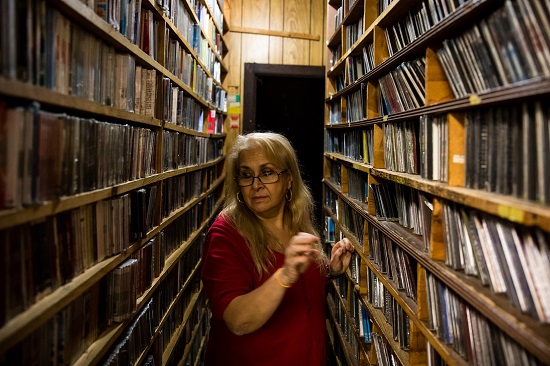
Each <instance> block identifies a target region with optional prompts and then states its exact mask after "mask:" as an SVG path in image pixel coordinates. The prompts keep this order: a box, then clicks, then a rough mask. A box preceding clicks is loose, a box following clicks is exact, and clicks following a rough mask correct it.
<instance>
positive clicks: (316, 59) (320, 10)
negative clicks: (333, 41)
mask: <svg viewBox="0 0 550 366" xmlns="http://www.w3.org/2000/svg"><path fill="white" fill-rule="evenodd" d="M310 8H311V17H310V18H311V27H310V33H311V34H314V35H323V34H325V23H326V22H325V9H326V6H325V4H324V3H323V2H321V1H318V0H311V5H310ZM325 56H326V47H325V42H324V39H323V37H322V36H321V37H320V40H319V41H309V65H311V66H322V65H324V64H325Z"/></svg>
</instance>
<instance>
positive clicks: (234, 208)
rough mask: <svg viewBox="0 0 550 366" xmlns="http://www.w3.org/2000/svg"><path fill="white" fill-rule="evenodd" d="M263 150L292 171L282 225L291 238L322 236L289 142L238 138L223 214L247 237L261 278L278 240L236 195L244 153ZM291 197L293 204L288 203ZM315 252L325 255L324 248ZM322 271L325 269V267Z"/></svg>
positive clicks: (258, 135) (264, 136)
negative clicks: (314, 222)
mask: <svg viewBox="0 0 550 366" xmlns="http://www.w3.org/2000/svg"><path fill="white" fill-rule="evenodd" d="M257 149H259V150H261V151H262V152H263V153H264V154H265V156H266V157H267V159H268V160H269V161H270V162H271V163H272V164H274V165H276V166H279V167H281V168H284V169H288V170H289V174H290V175H291V177H292V190H291V192H290V193H288V192H287V201H286V204H285V208H284V213H283V215H284V217H283V223H284V225H285V226H286V227H288V228H289V230H290V232H291V234H292V235H294V234H297V233H298V232H307V233H310V234H313V235H316V236H319V234H318V232H317V230H316V228H315V226H314V224H313V222H312V217H313V210H314V203H313V198H312V196H311V192H310V190H309V187H307V186H306V184H305V183H304V181H303V180H302V176H301V174H300V168H299V165H298V159H297V157H296V152H295V151H294V148H293V147H292V145H291V143H290V141H288V139H287V138H286V137H285V136H283V135H281V134H278V133H273V132H251V133H248V134H246V135H239V136H237V138H236V140H235V142H234V144H233V146H232V147H231V150H230V152H229V153H228V154H227V163H226V167H227V169H226V179H225V192H226V194H225V202H224V208H223V210H222V212H221V215H223V216H224V217H225V218H226V219H227V220H228V221H229V222H230V223H231V224H232V225H233V226H234V227H235V228H236V229H237V230H238V231H239V233H240V234H241V235H242V236H243V237H244V239H245V241H246V243H247V245H248V247H249V248H250V252H251V253H252V260H253V261H254V265H255V267H256V270H257V271H258V273H259V275H260V276H262V274H263V273H264V272H268V271H269V267H273V265H274V260H275V256H274V254H273V252H272V251H271V249H269V247H268V245H267V244H268V243H271V244H276V241H275V238H274V237H273V236H272V235H271V234H270V233H269V231H268V230H267V228H266V227H265V225H263V223H262V222H261V220H260V219H259V218H258V217H257V216H256V215H255V214H254V213H253V212H252V211H251V210H250V209H249V208H248V206H247V205H246V204H244V203H241V202H239V200H238V198H237V194H238V193H239V192H240V187H239V186H238V185H237V183H236V182H235V177H236V176H237V175H238V174H239V158H240V154H241V152H243V151H247V150H257ZM288 197H290V200H288ZM316 249H318V250H319V251H320V252H321V253H323V250H322V249H323V248H322V247H321V244H320V243H318V244H316ZM327 262H328V260H327V259H326V256H325V255H324V254H323V255H322V256H321V258H320V260H319V264H323V265H324V264H326V263H327ZM322 268H324V267H323V266H322Z"/></svg>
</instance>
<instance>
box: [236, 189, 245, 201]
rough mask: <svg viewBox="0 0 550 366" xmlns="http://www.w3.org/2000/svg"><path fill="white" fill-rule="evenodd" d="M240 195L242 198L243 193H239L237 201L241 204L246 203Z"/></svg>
mask: <svg viewBox="0 0 550 366" xmlns="http://www.w3.org/2000/svg"><path fill="white" fill-rule="evenodd" d="M239 194H240V195H241V196H242V193H241V191H239V192H237V201H239V202H240V203H244V199H243V198H241V197H239Z"/></svg>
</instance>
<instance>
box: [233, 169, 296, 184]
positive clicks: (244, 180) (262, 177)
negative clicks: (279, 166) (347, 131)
mask: <svg viewBox="0 0 550 366" xmlns="http://www.w3.org/2000/svg"><path fill="white" fill-rule="evenodd" d="M286 172H288V169H285V170H281V171H280V172H279V173H277V172H275V171H273V170H268V171H265V172H263V173H260V174H258V175H257V176H253V175H250V174H243V175H238V176H236V177H235V181H236V182H237V184H238V185H239V187H248V186H251V185H252V184H254V179H256V178H258V180H259V181H260V182H261V183H262V184H271V183H277V182H278V181H279V177H280V176H281V174H285V173H286Z"/></svg>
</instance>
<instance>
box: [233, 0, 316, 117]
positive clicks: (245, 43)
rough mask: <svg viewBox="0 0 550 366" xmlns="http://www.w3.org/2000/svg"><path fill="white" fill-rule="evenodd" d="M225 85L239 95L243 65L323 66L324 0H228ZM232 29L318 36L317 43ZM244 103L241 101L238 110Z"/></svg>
mask: <svg viewBox="0 0 550 366" xmlns="http://www.w3.org/2000/svg"><path fill="white" fill-rule="evenodd" d="M230 2H231V18H230V22H231V23H230V24H229V27H230V31H229V32H228V34H226V40H227V42H228V46H229V49H230V50H231V51H230V52H229V53H228V55H227V56H226V62H227V64H228V67H229V74H228V77H227V78H226V80H227V83H226V84H227V86H238V87H239V91H240V94H241V97H242V95H243V85H244V83H243V78H244V72H243V67H244V64H245V63H247V62H255V63H265V64H274V65H275V64H282V65H307V66H324V65H325V62H326V61H325V60H326V54H325V51H326V50H325V47H324V45H325V39H326V35H325V33H326V32H325V21H326V20H325V19H326V16H325V8H326V0H231V1H230ZM233 27H234V28H235V29H239V28H240V29H246V28H251V29H257V30H265V31H266V32H265V33H269V31H279V32H288V33H289V34H290V33H302V34H306V35H311V36H318V37H319V39H318V40H309V39H296V38H292V37H289V36H286V35H281V36H273V35H260V34H249V33H237V32H235V33H233V32H231V28H233ZM245 103H246V101H245V100H243V99H241V107H242V106H244V104H245Z"/></svg>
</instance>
